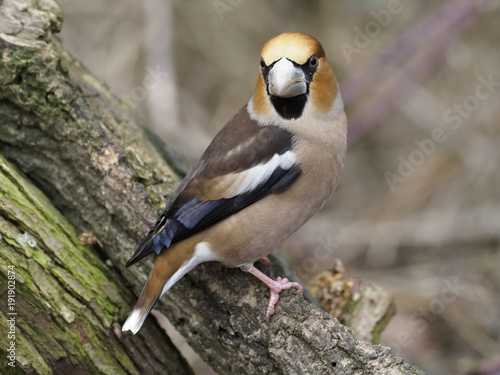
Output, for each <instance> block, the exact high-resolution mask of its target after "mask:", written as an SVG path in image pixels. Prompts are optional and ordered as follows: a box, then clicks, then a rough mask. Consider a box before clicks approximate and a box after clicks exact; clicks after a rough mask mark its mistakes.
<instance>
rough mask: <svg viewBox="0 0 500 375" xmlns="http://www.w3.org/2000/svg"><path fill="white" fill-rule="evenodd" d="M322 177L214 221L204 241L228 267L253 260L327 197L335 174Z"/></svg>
mask: <svg viewBox="0 0 500 375" xmlns="http://www.w3.org/2000/svg"><path fill="white" fill-rule="evenodd" d="M310 177H311V176H308V175H307V174H305V175H302V176H301V177H299V178H310ZM322 177H323V180H321V179H320V180H319V181H320V182H319V183H318V184H317V185H316V186H314V188H312V189H311V188H310V186H309V189H308V190H302V189H301V188H300V186H302V184H297V185H294V186H292V187H290V188H289V189H288V190H286V191H284V192H282V193H279V194H271V195H269V196H267V197H265V198H264V199H262V200H260V201H258V202H256V203H254V204H252V206H251V207H248V208H247V209H243V210H242V211H240V212H238V213H237V214H235V215H233V216H231V217H229V218H227V219H225V220H223V221H222V222H220V223H218V224H216V225H214V226H213V227H211V228H210V229H209V230H207V237H205V238H206V242H208V244H209V246H210V248H211V249H212V251H214V252H215V253H217V257H218V258H219V259H220V261H221V262H222V263H224V264H225V265H226V266H228V267H238V266H241V265H243V264H248V263H254V262H255V261H257V260H258V259H260V258H262V257H263V256H266V255H267V254H269V253H270V252H271V251H272V250H273V249H274V248H275V247H276V246H278V245H279V244H281V243H282V242H283V241H284V240H285V239H287V238H288V237H289V236H290V235H291V234H293V233H294V232H295V231H296V230H297V229H299V228H300V227H301V226H302V225H303V224H304V223H305V222H306V221H307V220H309V218H310V217H311V216H313V215H314V214H315V213H316V211H318V210H319V209H320V208H321V206H322V205H323V203H324V202H325V201H326V200H327V199H328V198H329V197H330V195H331V192H332V190H333V188H334V185H335V184H336V178H335V176H334V175H333V174H332V175H331V176H328V175H327V176H326V177H331V178H325V176H322ZM306 185H307V184H306ZM297 186H298V187H297ZM215 233H217V234H216V235H215Z"/></svg>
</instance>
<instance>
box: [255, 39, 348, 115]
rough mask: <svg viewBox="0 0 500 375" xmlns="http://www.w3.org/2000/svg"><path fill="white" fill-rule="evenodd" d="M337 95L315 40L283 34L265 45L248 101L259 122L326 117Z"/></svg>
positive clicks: (320, 47)
mask: <svg viewBox="0 0 500 375" xmlns="http://www.w3.org/2000/svg"><path fill="white" fill-rule="evenodd" d="M337 96H338V90H337V81H336V79H335V75H334V74H333V71H332V69H331V67H330V65H329V64H328V61H327V60H326V57H325V52H324V50H323V47H322V46H321V44H320V43H319V42H318V41H317V40H316V39H314V38H312V37H310V36H308V35H305V34H301V33H283V34H280V35H278V36H276V37H274V38H272V39H271V40H269V41H268V42H267V43H266V44H264V47H262V51H261V59H260V74H259V77H258V79H257V85H256V87H255V93H254V96H253V98H252V101H251V106H252V112H253V115H254V116H255V117H256V118H257V119H258V120H259V122H269V123H273V122H276V121H278V120H279V121H280V122H281V121H283V120H295V119H298V118H302V117H304V116H308V115H313V116H316V117H317V116H319V115H321V114H325V115H327V114H328V113H330V112H332V110H333V109H334V107H335V104H336V103H335V99H337ZM338 99H339V100H340V97H339V98H338ZM339 100H338V101H339ZM340 103H341V101H340ZM340 105H341V104H340Z"/></svg>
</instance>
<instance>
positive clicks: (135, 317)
mask: <svg viewBox="0 0 500 375" xmlns="http://www.w3.org/2000/svg"><path fill="white" fill-rule="evenodd" d="M147 315H148V314H141V309H134V310H133V311H132V313H130V315H129V317H128V318H127V320H126V321H125V323H124V324H123V328H122V331H123V332H126V331H131V332H132V333H133V334H134V335H135V334H136V333H137V332H139V330H140V329H141V327H142V325H143V324H144V320H146V316H147Z"/></svg>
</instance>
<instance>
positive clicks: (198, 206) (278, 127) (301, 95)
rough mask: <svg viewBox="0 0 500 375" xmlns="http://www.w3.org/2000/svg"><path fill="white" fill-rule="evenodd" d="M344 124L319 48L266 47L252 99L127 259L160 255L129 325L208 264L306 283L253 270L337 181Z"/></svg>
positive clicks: (298, 37)
mask: <svg viewBox="0 0 500 375" xmlns="http://www.w3.org/2000/svg"><path fill="white" fill-rule="evenodd" d="M346 133H347V122H346V116H345V113H344V110H343V103H342V99H341V97H340V93H339V91H338V84H337V81H336V79H335V75H334V74H333V71H332V69H331V67H330V65H329V64H328V61H327V60H326V57H325V52H324V51H323V47H322V46H321V44H320V43H319V42H318V41H317V40H316V39H314V38H312V37H310V36H307V35H304V34H300V33H284V34H280V35H278V36H276V37H274V38H272V39H271V40H269V41H268V42H267V43H266V44H265V45H264V47H263V48H262V51H261V59H260V72H259V75H258V78H257V85H256V86H255V92H254V94H253V97H252V98H251V99H250V101H249V102H248V103H247V104H246V105H244V106H243V108H242V109H240V111H239V112H238V113H236V115H235V116H234V117H233V118H232V119H231V120H229V122H228V123H227V124H226V125H225V126H224V127H223V128H222V129H221V130H220V131H219V133H218V134H217V135H216V136H215V138H214V139H213V141H212V143H211V144H210V145H209V146H208V148H207V149H206V151H205V152H204V153H203V155H202V156H201V159H200V160H199V161H198V162H197V163H196V165H195V166H194V167H193V169H191V171H190V172H189V173H188V174H187V175H186V177H185V178H184V179H183V180H182V181H181V183H180V184H179V186H178V187H177V189H176V190H175V191H174V193H173V194H172V196H171V197H170V200H169V201H168V203H167V206H166V208H165V211H164V212H163V214H162V215H161V217H160V219H159V220H158V222H157V223H156V225H155V226H154V227H153V228H152V229H151V231H150V232H149V234H148V235H147V236H146V238H145V239H144V241H143V242H142V243H141V244H140V245H139V247H138V248H137V250H136V251H135V253H134V254H133V255H132V257H131V258H130V260H129V261H128V262H127V264H126V265H127V267H128V266H130V265H132V264H134V263H135V262H137V261H138V260H140V259H141V258H144V257H145V256H147V255H149V254H152V253H154V254H155V258H154V264H153V269H152V270H151V273H150V274H149V278H148V281H147V283H146V285H145V286H144V289H143V291H142V293H141V296H140V297H139V300H138V302H137V304H136V305H135V307H134V310H133V311H132V313H131V314H130V316H129V317H128V319H127V321H126V322H125V324H124V325H123V331H127V330H130V331H132V332H133V333H134V334H135V333H136V332H137V331H138V330H139V329H140V328H141V326H142V324H143V323H144V320H145V318H146V316H147V315H148V313H149V312H150V310H151V308H152V307H153V305H154V304H155V302H156V301H157V300H158V298H160V297H161V296H162V295H163V294H164V293H166V292H167V291H168V290H169V289H170V288H171V287H172V286H173V285H174V284H175V283H176V282H177V281H178V280H179V279H180V278H181V277H182V276H184V275H185V274H186V273H188V272H189V271H190V270H192V269H193V268H194V267H196V266H197V265H198V264H200V263H203V262H210V261H218V262H221V263H222V264H224V265H225V266H226V267H239V268H241V269H242V270H243V271H245V272H249V273H251V274H252V275H254V276H256V277H258V278H259V279H260V280H262V281H263V282H264V283H265V284H266V285H267V286H268V287H269V288H270V289H271V299H270V301H269V305H268V307H267V314H266V318H267V319H269V317H270V316H271V315H272V314H273V313H274V305H275V304H276V302H277V301H278V297H279V293H280V292H281V291H282V290H284V289H289V288H291V287H293V288H296V289H298V290H299V292H301V291H302V287H301V286H300V284H298V283H294V282H289V281H288V280H287V279H281V278H278V279H277V280H276V281H275V280H272V279H271V278H269V277H268V276H266V275H265V274H264V273H262V272H261V271H259V270H258V269H257V268H255V267H254V263H255V262H256V261H257V260H259V259H264V260H265V258H264V257H265V256H266V255H267V254H269V253H270V252H271V251H272V250H273V249H274V248H275V247H276V246H277V245H279V244H280V243H281V242H283V241H284V240H285V239H286V238H287V237H289V236H290V235H291V234H292V233H294V232H295V231H296V230H297V229H299V228H300V227H301V226H302V225H303V224H304V223H305V222H306V221H307V220H309V218H310V217H311V216H312V215H314V213H315V212H316V211H318V210H319V209H320V208H321V207H322V206H323V204H324V203H325V202H326V200H327V199H328V198H329V197H330V195H331V193H332V190H333V189H334V188H335V186H336V185H337V182H338V179H339V174H340V171H341V169H342V166H343V162H344V155H345V152H346Z"/></svg>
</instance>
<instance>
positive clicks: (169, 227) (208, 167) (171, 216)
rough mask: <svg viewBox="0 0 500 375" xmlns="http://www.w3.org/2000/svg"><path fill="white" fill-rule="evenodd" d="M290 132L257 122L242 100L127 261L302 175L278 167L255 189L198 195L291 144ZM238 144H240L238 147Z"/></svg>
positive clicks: (250, 202)
mask: <svg viewBox="0 0 500 375" xmlns="http://www.w3.org/2000/svg"><path fill="white" fill-rule="evenodd" d="M292 144H293V138H292V135H291V134H290V133H289V132H287V131H286V130H283V129H281V128H278V127H276V126H259V125H258V124H257V123H255V122H254V121H253V120H252V119H250V117H249V115H248V112H247V110H246V106H245V107H243V108H242V110H240V112H238V114H236V115H235V116H234V117H233V118H232V119H231V120H230V121H229V122H228V123H227V124H226V126H224V128H222V129H221V131H220V132H219V133H218V134H217V136H216V137H215V138H214V140H213V141H212V143H211V144H210V146H209V147H208V148H207V150H206V151H205V152H204V154H203V155H202V157H201V159H200V161H198V163H197V164H196V165H195V166H194V167H193V169H192V170H191V171H190V172H189V174H188V175H187V176H186V177H185V178H184V179H183V180H182V181H181V183H180V185H179V186H178V187H177V189H176V190H175V191H174V193H173V195H172V196H171V198H170V200H169V201H168V202H167V206H166V208H165V211H164V212H163V214H162V215H161V216H160V219H159V220H158V222H157V223H156V224H155V226H154V227H153V228H152V229H151V231H150V232H149V233H148V235H147V236H146V238H145V239H144V240H143V241H142V242H141V244H140V245H139V246H138V248H137V250H136V251H135V252H134V254H133V255H132V257H131V258H130V259H129V260H128V262H127V264H126V266H127V267H128V266H131V265H132V264H134V263H135V262H137V261H138V260H140V259H142V258H144V257H145V256H147V255H149V254H151V253H153V252H155V253H156V254H159V253H160V251H162V250H163V249H164V248H165V247H166V248H168V247H170V245H171V244H172V243H174V242H176V241H180V240H182V239H184V238H187V237H189V236H191V235H193V234H194V233H197V232H199V231H201V230H203V229H205V228H207V227H209V226H210V225H212V224H214V223H216V222H218V221H220V220H222V219H224V218H226V217H228V216H230V215H233V214H235V213H236V212H238V211H240V210H242V209H243V208H245V207H247V206H249V205H251V204H252V203H254V202H256V201H258V200H259V199H262V198H264V197H265V196H266V195H268V194H272V193H280V192H282V191H284V190H286V189H287V188H288V187H289V186H290V185H291V184H293V182H294V181H295V180H296V179H297V178H298V177H299V176H300V168H299V167H298V166H297V165H295V166H293V167H292V168H290V169H282V168H276V170H274V171H273V173H272V174H271V176H270V177H269V178H268V179H267V181H263V182H262V183H261V184H260V186H257V187H256V188H255V189H253V190H251V191H248V192H245V193H243V194H240V195H237V196H235V197H231V198H223V199H216V200H206V201H203V200H199V199H198V197H199V196H203V191H200V190H201V189H203V187H205V189H206V188H210V186H208V185H210V180H212V179H213V178H216V177H220V176H224V175H227V174H230V173H238V172H243V171H245V170H247V169H249V168H252V167H254V166H256V165H258V164H260V163H265V162H267V161H269V160H270V159H271V158H272V157H273V156H274V155H275V154H283V153H285V152H286V151H288V150H290V149H291V148H292ZM239 146H241V147H239Z"/></svg>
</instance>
